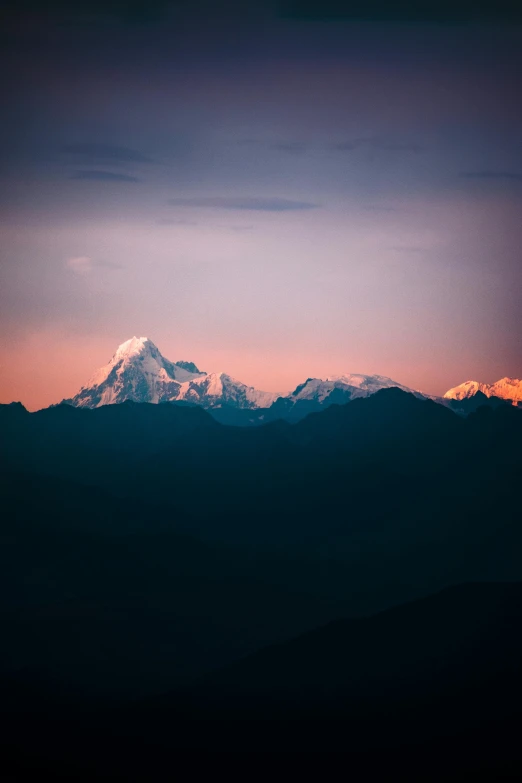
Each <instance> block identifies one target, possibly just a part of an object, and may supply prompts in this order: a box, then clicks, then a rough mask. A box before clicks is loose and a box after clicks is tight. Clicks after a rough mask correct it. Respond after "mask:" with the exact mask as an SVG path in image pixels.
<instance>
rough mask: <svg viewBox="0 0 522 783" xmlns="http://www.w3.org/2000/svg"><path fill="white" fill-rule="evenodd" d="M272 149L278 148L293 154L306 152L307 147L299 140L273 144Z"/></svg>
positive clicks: (279, 150)
mask: <svg viewBox="0 0 522 783" xmlns="http://www.w3.org/2000/svg"><path fill="white" fill-rule="evenodd" d="M270 149H272V150H277V151H278V152H288V153H289V154H291V155H302V154H303V152H306V150H307V147H306V145H305V144H301V142H299V141H286V142H278V143H277V144H272V145H271V146H270Z"/></svg>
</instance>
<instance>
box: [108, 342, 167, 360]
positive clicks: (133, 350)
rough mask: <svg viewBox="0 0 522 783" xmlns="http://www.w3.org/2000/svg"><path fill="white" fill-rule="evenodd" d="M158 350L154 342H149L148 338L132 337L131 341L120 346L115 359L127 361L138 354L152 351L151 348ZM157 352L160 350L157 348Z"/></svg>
mask: <svg viewBox="0 0 522 783" xmlns="http://www.w3.org/2000/svg"><path fill="white" fill-rule="evenodd" d="M151 347H152V348H156V346H155V345H154V343H153V342H151V341H150V340H149V338H148V337H131V338H130V340H126V341H125V342H124V343H122V344H121V345H119V346H118V348H117V350H116V353H115V354H114V358H115V359H118V360H120V359H127V358H129V357H131V356H137V355H138V354H140V353H142V352H143V351H145V350H147V348H148V349H150V348H151ZM156 350H158V349H157V348H156Z"/></svg>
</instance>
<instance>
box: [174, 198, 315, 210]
mask: <svg viewBox="0 0 522 783" xmlns="http://www.w3.org/2000/svg"><path fill="white" fill-rule="evenodd" d="M168 203H169V204H171V205H172V206H174V207H198V208H203V209H244V210H254V211H257V212H291V211H294V210H302V209H317V208H318V207H320V206H321V205H320V204H314V203H312V202H310V201H292V200H291V199H286V198H277V197H275V196H273V197H262V196H243V197H238V198H229V197H227V196H201V197H196V198H171V199H169V201H168Z"/></svg>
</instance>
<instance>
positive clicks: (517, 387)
mask: <svg viewBox="0 0 522 783" xmlns="http://www.w3.org/2000/svg"><path fill="white" fill-rule="evenodd" d="M478 392H482V393H483V394H485V395H486V397H499V398H500V399H503V400H512V402H513V403H514V404H516V403H517V402H519V401H521V400H522V381H520V380H518V378H507V377H506V378H501V379H500V380H499V381H496V382H495V383H492V384H489V383H481V382H480V381H465V382H464V383H461V384H460V386H454V387H453V388H452V389H449V390H448V391H447V392H446V394H445V395H444V397H445V398H446V399H449V400H463V399H467V398H468V397H474V396H475V395H476V394H477V393H478Z"/></svg>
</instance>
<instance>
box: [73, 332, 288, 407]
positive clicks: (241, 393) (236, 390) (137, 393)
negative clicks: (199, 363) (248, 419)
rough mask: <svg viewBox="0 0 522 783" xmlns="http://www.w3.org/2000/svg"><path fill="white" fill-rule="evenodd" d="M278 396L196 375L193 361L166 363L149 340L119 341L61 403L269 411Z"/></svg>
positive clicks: (228, 380) (219, 378)
mask: <svg viewBox="0 0 522 783" xmlns="http://www.w3.org/2000/svg"><path fill="white" fill-rule="evenodd" d="M278 396H279V395H278V394H275V393H271V392H262V391H258V390H257V389H254V388H253V387H252V386H247V385H245V384H244V383H241V381H237V380H235V379H234V378H231V377H230V375H226V374H225V373H222V372H220V373H205V372H200V370H199V369H198V368H197V367H196V365H195V364H194V363H193V362H187V361H180V362H179V363H176V362H171V361H169V360H168V359H166V358H165V357H164V356H163V355H162V354H161V353H160V351H159V350H158V348H157V347H156V346H155V345H154V343H153V342H152V341H151V340H149V338H148V337H132V338H131V339H130V340H127V341H126V342H124V343H122V344H121V345H120V346H119V347H118V349H117V351H116V353H115V354H114V356H113V357H112V359H111V360H110V362H109V363H108V364H106V365H105V366H104V367H101V368H100V369H99V370H97V372H95V373H94V375H93V376H92V377H91V378H90V380H89V381H88V383H87V384H86V385H85V386H82V388H81V389H80V391H79V392H78V394H76V395H75V396H74V397H72V398H70V399H67V400H63V402H64V403H66V404H68V405H73V406H75V407H77V408H98V407H99V406H101V405H111V404H113V403H119V402H125V400H132V401H133V402H152V403H158V402H170V401H185V402H189V403H195V404H199V405H202V406H203V407H205V408H218V407H221V406H222V405H231V406H233V407H236V408H263V407H269V406H270V405H271V404H272V403H273V402H274V401H275V399H276V398H277V397H278Z"/></svg>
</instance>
